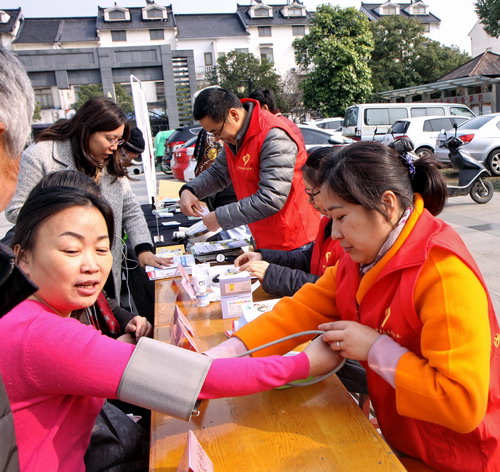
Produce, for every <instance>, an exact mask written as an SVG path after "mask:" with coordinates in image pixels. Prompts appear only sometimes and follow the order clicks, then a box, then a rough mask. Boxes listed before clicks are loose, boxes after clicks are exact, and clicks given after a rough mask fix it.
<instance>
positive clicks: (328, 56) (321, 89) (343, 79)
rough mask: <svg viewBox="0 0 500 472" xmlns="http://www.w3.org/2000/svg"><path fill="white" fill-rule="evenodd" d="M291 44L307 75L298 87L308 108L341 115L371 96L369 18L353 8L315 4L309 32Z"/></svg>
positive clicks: (331, 114)
mask: <svg viewBox="0 0 500 472" xmlns="http://www.w3.org/2000/svg"><path fill="white" fill-rule="evenodd" d="M293 47H294V48H295V61H296V62H297V64H299V66H300V67H301V69H302V71H303V72H304V73H305V74H306V77H305V79H304V80H303V81H302V82H301V87H302V90H303V92H304V104H305V105H306V106H307V107H308V108H309V109H312V110H315V111H317V112H319V113H321V114H322V115H323V116H337V115H342V114H343V113H344V111H345V109H346V108H347V107H348V106H349V105H352V104H353V103H359V102H363V101H365V99H366V98H367V97H368V96H369V95H370V93H371V90H372V86H371V70H370V68H369V66H368V61H369V59H370V55H371V52H372V50H373V39H372V34H371V31H370V27H369V21H368V19H367V18H366V16H365V15H364V14H363V13H360V12H359V11H357V10H356V9H355V8H340V7H338V6H336V7H333V6H331V5H320V6H318V8H317V9H316V14H315V16H314V17H313V18H312V20H311V24H310V30H309V33H308V34H306V35H305V36H303V37H302V38H298V39H296V40H295V41H294V42H293Z"/></svg>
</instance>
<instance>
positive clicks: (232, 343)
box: [203, 336, 248, 359]
mask: <svg viewBox="0 0 500 472" xmlns="http://www.w3.org/2000/svg"><path fill="white" fill-rule="evenodd" d="M246 351H248V348H247V347H246V346H245V344H244V343H243V341H242V340H241V339H239V338H236V337H234V336H233V337H232V338H229V339H227V340H226V341H224V342H222V343H220V344H218V345H217V346H214V347H212V348H210V349H209V350H208V351H205V352H204V353H203V354H205V355H206V356H208V357H211V358H212V359H218V358H219V357H236V356H238V355H239V354H243V353H244V352H246ZM245 357H247V356H245Z"/></svg>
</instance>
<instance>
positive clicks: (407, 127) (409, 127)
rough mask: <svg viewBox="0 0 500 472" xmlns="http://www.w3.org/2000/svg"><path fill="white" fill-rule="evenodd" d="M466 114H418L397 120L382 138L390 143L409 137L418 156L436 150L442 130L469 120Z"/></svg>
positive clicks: (386, 142)
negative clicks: (437, 140) (414, 116)
mask: <svg viewBox="0 0 500 472" xmlns="http://www.w3.org/2000/svg"><path fill="white" fill-rule="evenodd" d="M468 119H469V118H468V117H466V116H418V117H416V118H405V119H402V120H398V121H396V122H395V123H394V124H393V125H392V126H391V128H390V129H389V131H388V133H387V134H385V135H384V137H383V138H382V143H384V144H387V145H388V144H390V143H392V142H393V141H394V140H397V139H401V138H408V139H409V140H410V141H411V144H412V145H413V149H414V150H415V153H416V154H417V155H418V156H423V155H429V154H432V153H433V152H434V146H435V144H436V138H437V137H438V134H439V133H440V131H442V130H443V129H444V130H449V129H452V128H453V126H454V125H457V126H459V125H460V124H462V123H464V122H465V121H467V120H468Z"/></svg>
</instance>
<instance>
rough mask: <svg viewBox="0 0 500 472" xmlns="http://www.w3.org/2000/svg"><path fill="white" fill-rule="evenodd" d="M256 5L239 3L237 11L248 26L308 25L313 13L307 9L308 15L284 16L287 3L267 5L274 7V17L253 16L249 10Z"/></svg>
mask: <svg viewBox="0 0 500 472" xmlns="http://www.w3.org/2000/svg"><path fill="white" fill-rule="evenodd" d="M253 6H255V5H239V4H238V5H237V7H236V12H237V13H238V14H239V15H240V16H241V19H242V20H243V22H244V23H245V24H246V25H248V26H261V25H262V26H264V25H265V26H272V25H277V26H278V25H307V24H308V22H309V19H310V18H311V14H310V13H309V12H308V11H306V16H292V17H286V16H283V13H282V10H283V8H284V7H286V6H287V5H286V4H285V5H266V6H268V7H272V9H273V17H272V18H271V17H263V18H262V17H259V18H251V17H250V14H249V13H248V10H250V8H251V7H253Z"/></svg>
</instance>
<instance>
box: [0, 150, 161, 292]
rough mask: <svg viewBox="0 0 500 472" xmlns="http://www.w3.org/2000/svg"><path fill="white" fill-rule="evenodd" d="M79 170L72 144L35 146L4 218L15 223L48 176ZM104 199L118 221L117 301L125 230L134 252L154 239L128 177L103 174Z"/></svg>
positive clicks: (115, 247)
mask: <svg viewBox="0 0 500 472" xmlns="http://www.w3.org/2000/svg"><path fill="white" fill-rule="evenodd" d="M66 169H73V170H76V163H75V159H74V157H73V152H72V150H71V143H70V142H69V140H67V141H41V142H39V143H35V144H32V145H31V146H30V147H28V148H27V149H26V150H25V151H24V152H23V155H22V158H21V167H20V170H19V180H18V182H17V188H16V192H15V193H14V196H13V197H12V200H11V202H10V204H9V206H8V207H7V209H6V210H5V215H6V217H7V219H8V220H9V221H10V222H11V223H15V222H16V220H17V216H18V214H19V210H20V209H21V207H22V205H23V203H24V202H25V201H26V199H27V198H28V195H29V193H30V191H31V190H32V188H33V187H34V186H35V185H36V184H37V183H38V182H40V180H41V179H42V178H43V177H44V176H45V175H47V174H49V173H51V172H55V171H58V170H66ZM99 186H100V187H101V192H102V195H103V197H104V198H105V199H106V200H107V201H108V203H109V204H110V206H111V208H112V209H113V214H114V220H115V240H114V241H113V249H112V253H113V268H112V272H113V279H114V284H115V294H116V297H117V298H119V296H120V285H121V262H122V247H123V243H122V242H121V235H122V229H124V230H125V231H126V232H127V234H128V237H129V239H130V243H131V245H132V247H133V248H135V247H136V246H137V245H139V244H145V243H146V244H150V245H151V246H152V244H153V243H152V240H151V235H150V232H149V229H148V225H147V223H146V219H145V218H144V213H143V212H142V210H141V207H140V205H139V203H138V202H137V199H136V197H135V195H134V194H133V192H132V189H131V188H130V184H129V181H128V179H127V178H126V177H119V178H116V177H115V176H113V175H110V174H108V173H107V172H106V170H103V175H102V178H101V180H100V182H99Z"/></svg>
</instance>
